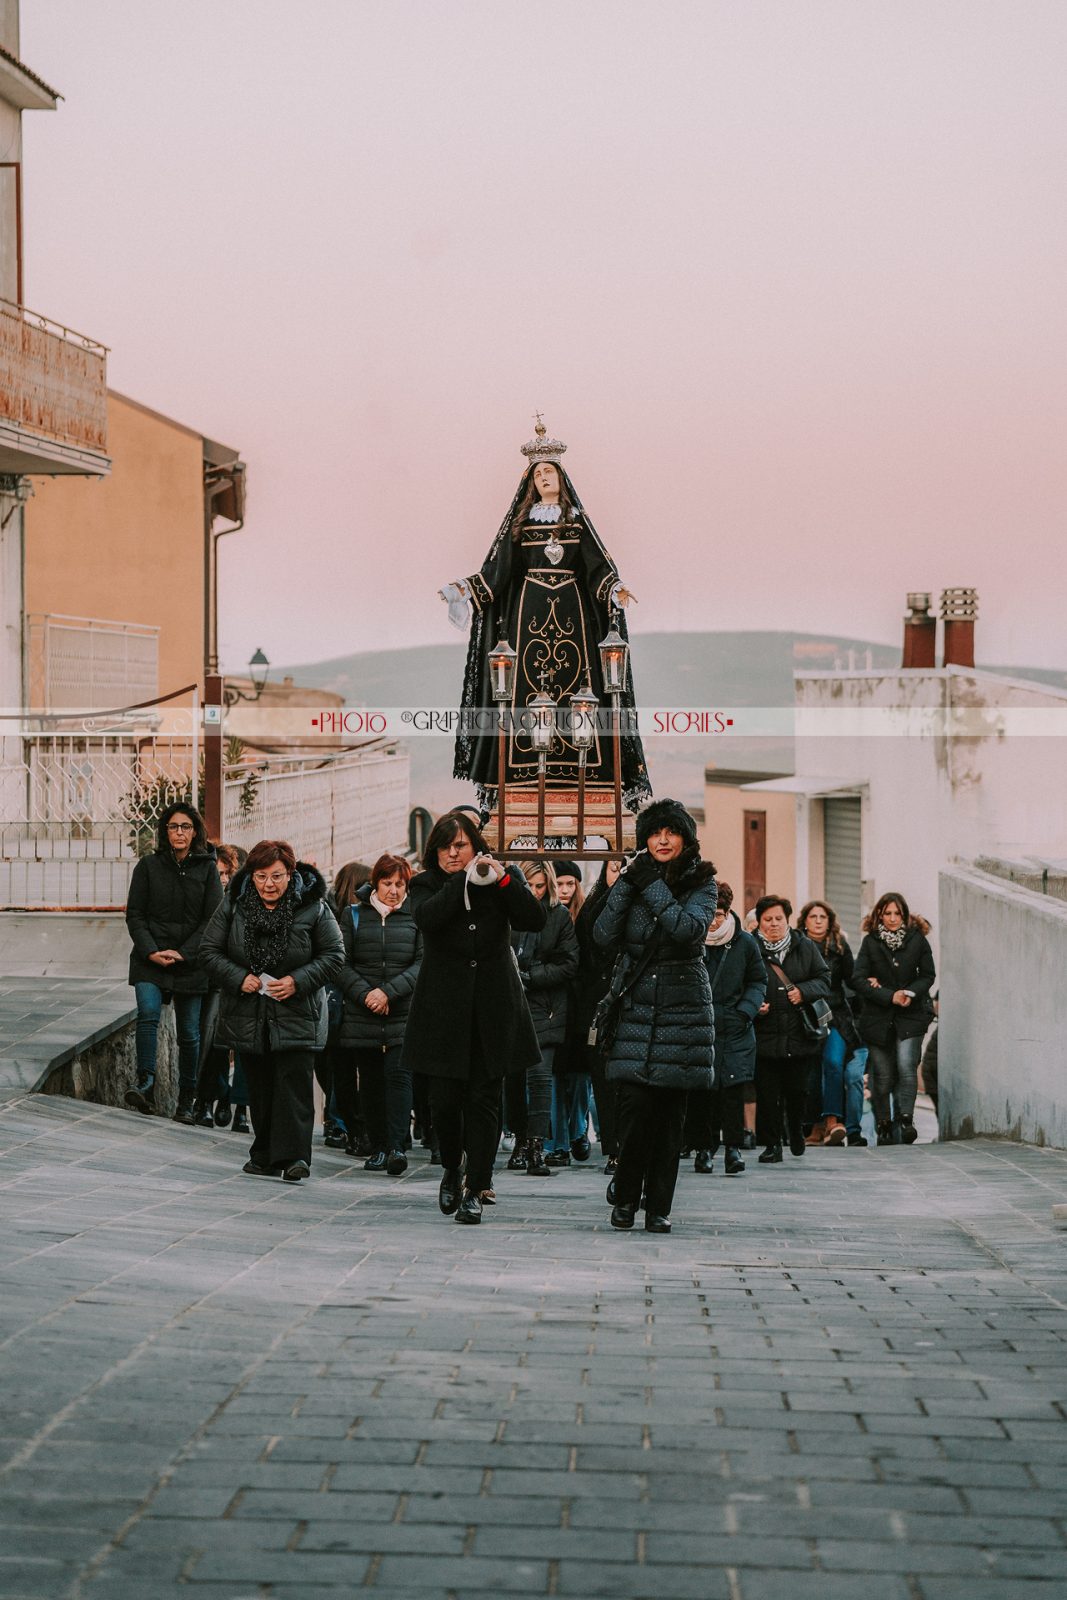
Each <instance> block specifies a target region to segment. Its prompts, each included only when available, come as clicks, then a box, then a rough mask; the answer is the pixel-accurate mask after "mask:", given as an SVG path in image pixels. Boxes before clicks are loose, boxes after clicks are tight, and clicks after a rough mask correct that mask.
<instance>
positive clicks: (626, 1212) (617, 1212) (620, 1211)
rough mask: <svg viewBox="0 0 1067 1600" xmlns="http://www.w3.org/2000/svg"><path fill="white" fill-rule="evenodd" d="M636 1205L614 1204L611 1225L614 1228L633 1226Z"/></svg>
mask: <svg viewBox="0 0 1067 1600" xmlns="http://www.w3.org/2000/svg"><path fill="white" fill-rule="evenodd" d="M636 1210H637V1207H636V1206H612V1208H611V1226H612V1227H613V1228H632V1227H633V1225H634V1214H635V1212H636Z"/></svg>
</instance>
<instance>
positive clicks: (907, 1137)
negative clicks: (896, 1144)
mask: <svg viewBox="0 0 1067 1600" xmlns="http://www.w3.org/2000/svg"><path fill="white" fill-rule="evenodd" d="M897 1129H898V1131H899V1133H900V1143H901V1144H914V1143H915V1141H916V1139H917V1138H918V1137H919V1130H918V1128H917V1127H916V1126H915V1123H914V1121H913V1119H912V1118H911V1117H905V1116H899V1117H898V1118H897Z"/></svg>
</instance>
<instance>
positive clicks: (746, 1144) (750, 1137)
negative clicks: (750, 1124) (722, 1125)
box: [741, 1128, 756, 1150]
mask: <svg viewBox="0 0 1067 1600" xmlns="http://www.w3.org/2000/svg"><path fill="white" fill-rule="evenodd" d="M741 1148H742V1150H755V1148H756V1135H755V1134H754V1133H750V1132H749V1130H748V1129H747V1128H746V1129H745V1131H744V1133H743V1134H742V1135H741Z"/></svg>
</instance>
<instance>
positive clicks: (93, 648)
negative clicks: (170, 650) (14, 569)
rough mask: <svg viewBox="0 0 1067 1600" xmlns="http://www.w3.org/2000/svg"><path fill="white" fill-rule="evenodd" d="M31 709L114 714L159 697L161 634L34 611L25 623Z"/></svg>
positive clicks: (140, 627) (131, 625) (152, 629)
mask: <svg viewBox="0 0 1067 1600" xmlns="http://www.w3.org/2000/svg"><path fill="white" fill-rule="evenodd" d="M26 688H27V704H28V706H29V707H30V708H31V709H32V710H34V711H67V710H73V709H76V710H79V711H109V710H111V709H112V708H114V707H119V706H136V705H143V704H144V703H145V702H146V701H148V700H154V699H155V697H156V695H158V693H159V629H158V628H157V627H152V626H150V625H149V624H147V623H139V622H108V621H104V620H103V619H102V618H100V617H65V616H60V615H58V614H57V613H54V612H31V613H30V615H29V616H27V618H26Z"/></svg>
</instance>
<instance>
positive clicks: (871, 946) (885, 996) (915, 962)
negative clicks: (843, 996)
mask: <svg viewBox="0 0 1067 1600" xmlns="http://www.w3.org/2000/svg"><path fill="white" fill-rule="evenodd" d="M936 976H937V974H936V972H935V971H934V955H933V951H932V950H931V949H930V941H929V940H928V939H927V937H926V935H925V934H924V933H923V931H922V929H921V928H919V927H917V926H916V924H915V922H914V921H912V923H911V924H910V926H909V928H908V931H907V933H906V934H905V936H904V943H903V944H902V945H901V947H900V949H899V950H890V948H889V946H888V945H887V944H886V943H885V942H884V940H882V939H880V938H879V937H878V935H877V934H876V933H868V934H865V935H864V938H863V943H862V944H861V945H860V949H859V955H858V956H857V957H856V965H855V967H854V968H853V972H852V987H853V989H854V990H855V993H856V998H857V999H858V1000H859V1001H860V1002H861V1004H862V1006H863V1010H862V1012H861V1013H860V1024H859V1027H860V1033H861V1034H862V1035H863V1039H864V1043H865V1044H879V1045H884V1044H890V1043H891V1042H892V1041H893V1040H895V1039H918V1038H921V1037H922V1035H923V1034H924V1033H925V1032H926V1030H927V1028H928V1027H929V1026H930V1024H931V1022H932V1021H933V1020H934V1008H933V1004H932V1002H931V1000H930V991H931V989H932V988H933V986H934V980H935V978H936ZM870 978H877V979H878V986H877V988H875V987H874V986H873V985H872V984H870V983H869V982H868V979H870ZM898 989H910V990H911V991H912V993H913V994H914V996H915V999H914V1000H913V1001H912V1002H911V1005H910V1006H895V1005H894V1004H893V995H894V994H895V993H896V991H897V990H898Z"/></svg>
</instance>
